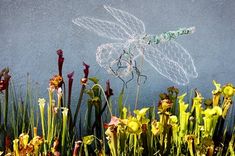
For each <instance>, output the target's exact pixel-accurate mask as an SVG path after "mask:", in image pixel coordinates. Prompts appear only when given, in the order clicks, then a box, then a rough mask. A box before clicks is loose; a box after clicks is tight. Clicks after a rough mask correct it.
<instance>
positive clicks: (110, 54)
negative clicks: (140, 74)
mask: <svg viewBox="0 0 235 156" xmlns="http://www.w3.org/2000/svg"><path fill="white" fill-rule="evenodd" d="M127 49H128V45H127V44H125V43H124V44H123V43H107V44H102V45H100V46H99V47H98V48H97V52H96V61H97V63H98V64H99V65H100V66H101V67H102V68H104V69H105V70H106V71H107V72H108V73H110V74H113V75H115V76H119V77H126V76H128V75H129V74H130V73H131V72H132V56H131V55H127V54H125V53H123V52H124V50H127Z"/></svg>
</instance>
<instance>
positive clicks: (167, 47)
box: [154, 41, 198, 78]
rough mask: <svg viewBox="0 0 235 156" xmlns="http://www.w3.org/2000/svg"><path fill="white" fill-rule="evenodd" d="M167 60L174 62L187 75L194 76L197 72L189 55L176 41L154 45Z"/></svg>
mask: <svg viewBox="0 0 235 156" xmlns="http://www.w3.org/2000/svg"><path fill="white" fill-rule="evenodd" d="M154 46H155V47H156V48H157V49H158V50H159V51H160V52H162V54H163V55H165V56H166V57H167V58H168V59H169V60H173V61H174V62H176V63H177V64H178V65H179V66H180V67H181V68H183V69H184V71H185V72H186V74H187V75H188V76H189V77H193V78H196V77H197V76H198V73H197V71H196V67H195V65H194V61H193V59H192V57H191V55H190V54H189V53H188V51H187V50H186V49H184V48H183V47H182V46H181V45H180V44H179V43H177V42H176V41H169V42H163V43H160V44H157V45H154Z"/></svg>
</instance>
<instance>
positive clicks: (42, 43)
mask: <svg viewBox="0 0 235 156" xmlns="http://www.w3.org/2000/svg"><path fill="white" fill-rule="evenodd" d="M104 4H106V5H110V6H113V7H115V8H119V9H122V10H125V11H128V12H130V13H131V14H134V15H135V16H136V17H138V18H140V19H141V20H142V21H143V22H144V23H145V26H146V32H147V33H150V34H159V33H162V32H165V31H169V30H175V29H177V28H180V27H188V26H195V27H196V32H195V33H194V34H193V35H189V36H184V37H180V38H178V39H177V41H178V42H179V43H181V44H182V45H183V46H184V47H185V48H186V49H187V50H188V51H189V53H190V54H191V56H192V57H193V58H194V62H195V66H196V68H197V71H198V73H199V76H198V78H197V79H191V80H190V83H189V84H188V85H187V86H183V87H182V86H179V88H180V89H182V90H184V91H187V90H189V89H191V88H195V87H197V88H198V89H199V90H200V91H201V92H202V94H203V95H205V96H206V97H209V96H210V95H211V90H212V89H213V88H214V86H213V85H212V80H213V79H215V80H217V81H218V82H221V83H222V84H224V83H227V82H232V83H234V84H235V63H234V60H235V55H234V49H235V16H234V15H235V9H234V8H235V1H234V0H194V1H191V0H174V1H172V0H146V1H143V0H1V1H0V67H1V68H2V67H3V66H9V67H10V68H11V72H12V75H13V78H14V80H15V82H16V83H17V85H18V86H20V85H24V84H25V83H26V73H29V74H30V75H31V78H32V80H33V81H34V83H35V82H38V83H39V84H40V94H41V95H45V96H46V88H47V86H48V80H49V78H50V77H51V76H52V75H53V74H56V73H57V56H56V50H57V49H59V48H61V49H63V50H64V57H65V63H64V75H65V74H67V73H69V72H71V71H73V70H74V71H75V79H74V81H75V83H74V86H77V87H74V93H73V94H74V96H73V100H74V101H75V103H76V99H77V96H76V95H78V91H79V87H78V86H79V79H80V77H81V76H82V69H83V67H82V61H85V62H86V63H88V64H90V65H91V68H90V69H91V76H97V77H99V78H100V79H101V83H102V84H104V83H105V81H106V80H107V79H110V80H111V85H112V87H113V89H114V93H115V94H116V95H117V94H118V93H119V91H120V88H121V81H120V80H119V79H117V78H114V77H112V76H110V75H108V74H107V72H106V71H105V70H104V69H102V68H100V66H98V65H97V63H96V61H95V53H96V48H97V46H99V45H100V44H102V43H107V42H114V41H112V40H109V39H105V38H102V37H99V36H97V35H95V34H94V33H91V32H89V31H86V30H84V29H81V28H79V27H78V26H76V25H75V24H73V23H72V19H74V18H77V17H79V16H90V17H95V18H100V19H105V20H110V21H113V20H114V19H113V18H112V17H111V16H110V15H108V14H107V12H106V11H105V9H104V8H103V5H104ZM144 74H145V75H147V76H148V80H147V82H146V83H145V84H144V85H142V86H141V92H140V95H141V97H140V105H142V106H149V105H152V104H153V103H155V102H156V99H157V96H158V94H159V93H160V92H161V91H165V88H166V87H168V86H172V85H174V84H173V83H172V82H170V81H169V80H167V79H166V78H164V77H163V76H161V75H160V74H158V73H157V72H155V71H154V69H153V68H152V67H150V66H149V65H148V64H147V63H144ZM135 84H136V83H135V81H133V82H132V83H130V84H129V86H128V89H127V93H128V100H127V103H128V104H131V105H132V104H134V98H135V93H136V85H135ZM75 103H74V104H73V105H75ZM113 104H114V105H115V102H113Z"/></svg>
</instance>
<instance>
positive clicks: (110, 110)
mask: <svg viewBox="0 0 235 156" xmlns="http://www.w3.org/2000/svg"><path fill="white" fill-rule="evenodd" d="M96 86H98V87H99V88H100V89H101V91H102V93H103V95H104V99H105V101H106V102H107V106H108V109H109V113H110V116H111V117H112V109H111V107H110V103H109V101H108V99H107V97H106V95H105V92H104V89H103V88H102V86H101V85H99V84H94V85H93V86H92V87H91V89H93V88H94V87H96Z"/></svg>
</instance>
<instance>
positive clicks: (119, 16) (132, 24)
mask: <svg viewBox="0 0 235 156" xmlns="http://www.w3.org/2000/svg"><path fill="white" fill-rule="evenodd" d="M104 8H105V9H106V10H107V11H108V12H109V13H110V14H111V15H112V16H113V17H114V18H115V19H116V20H117V21H118V22H120V23H121V24H122V25H124V26H125V28H126V30H127V32H128V33H129V34H130V35H131V36H135V35H140V34H144V33H145V26H144V23H143V22H142V21H141V20H140V19H138V18H137V17H135V16H134V15H131V14H130V13H128V12H125V11H122V10H119V9H116V8H112V7H110V6H106V5H105V6H104Z"/></svg>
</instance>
